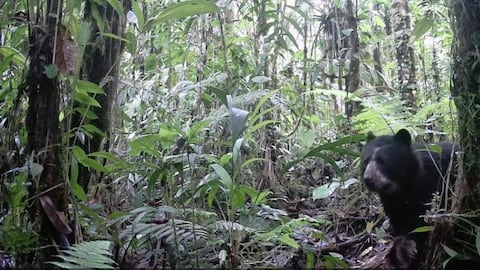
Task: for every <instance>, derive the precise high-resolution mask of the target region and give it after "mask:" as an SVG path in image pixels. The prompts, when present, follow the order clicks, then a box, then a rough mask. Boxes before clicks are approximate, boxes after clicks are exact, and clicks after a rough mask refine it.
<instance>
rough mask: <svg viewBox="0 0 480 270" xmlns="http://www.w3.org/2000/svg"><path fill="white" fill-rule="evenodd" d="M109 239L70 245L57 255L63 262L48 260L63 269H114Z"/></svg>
mask: <svg viewBox="0 0 480 270" xmlns="http://www.w3.org/2000/svg"><path fill="white" fill-rule="evenodd" d="M110 244H111V242H110V241H102V240H99V241H89V242H83V243H80V244H77V245H74V246H72V247H71V249H70V250H65V251H63V252H62V253H63V254H61V255H58V256H57V257H59V258H60V259H62V260H63V262H48V263H50V264H53V265H55V266H58V267H60V268H63V269H93V268H95V269H114V264H115V262H114V261H113V260H112V259H111V256H112V253H111V251H110Z"/></svg>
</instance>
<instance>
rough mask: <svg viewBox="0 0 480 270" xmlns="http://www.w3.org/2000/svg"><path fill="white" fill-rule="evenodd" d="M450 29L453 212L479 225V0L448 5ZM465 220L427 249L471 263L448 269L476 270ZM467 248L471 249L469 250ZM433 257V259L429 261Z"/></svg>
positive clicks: (473, 233) (460, 262) (476, 257)
mask: <svg viewBox="0 0 480 270" xmlns="http://www.w3.org/2000/svg"><path fill="white" fill-rule="evenodd" d="M450 14H451V16H452V17H451V19H452V20H451V21H452V30H453V34H454V37H453V44H452V51H453V72H452V82H453V85H452V87H451V92H452V95H453V97H454V101H455V104H456V107H457V110H458V127H459V137H460V148H461V154H460V161H461V162H460V164H459V166H460V168H459V171H460V173H459V176H458V177H457V182H456V186H455V194H456V196H455V197H454V209H453V212H454V213H455V214H458V215H463V214H471V215H469V216H465V218H466V219H467V220H468V221H469V222H472V223H473V224H476V226H478V225H479V224H480V218H479V216H478V209H480V143H479V138H480V114H479V113H478V107H479V106H480V80H479V79H478V78H479V74H480V64H479V62H480V57H479V55H478V47H479V46H480V39H479V38H478V37H480V6H479V3H478V1H474V0H463V1H452V2H451V3H450ZM465 218H464V219H459V218H456V219H455V220H454V221H455V223H454V224H453V225H452V226H445V225H443V226H442V227H440V229H438V230H437V226H436V227H435V231H434V233H433V235H432V239H435V237H437V238H438V239H439V240H437V243H435V242H434V243H433V245H431V247H430V248H429V249H434V247H435V246H439V245H438V243H442V244H444V245H445V246H448V247H449V248H451V249H453V250H455V251H456V252H458V253H459V254H461V255H466V256H468V257H470V258H474V260H471V259H470V260H453V261H450V262H449V263H448V264H447V268H448V269H478V267H479V264H480V262H479V255H478V254H476V252H472V250H475V238H476V233H478V232H476V228H474V227H472V225H471V223H466V222H465ZM469 248H470V249H469ZM432 257H434V258H433V259H432ZM437 257H443V258H435V256H430V259H431V261H433V262H434V263H432V264H431V265H435V266H438V267H441V265H442V262H443V261H444V260H445V259H448V257H447V255H445V254H444V255H443V256H439V255H438V254H437Z"/></svg>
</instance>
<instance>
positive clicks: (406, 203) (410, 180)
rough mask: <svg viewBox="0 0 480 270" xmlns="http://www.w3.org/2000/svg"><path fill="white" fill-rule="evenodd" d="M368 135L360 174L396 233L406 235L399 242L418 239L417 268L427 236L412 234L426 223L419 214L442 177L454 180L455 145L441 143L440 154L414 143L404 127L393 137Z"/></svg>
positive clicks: (437, 189) (439, 185)
mask: <svg viewBox="0 0 480 270" xmlns="http://www.w3.org/2000/svg"><path fill="white" fill-rule="evenodd" d="M369 137H372V138H369V139H371V140H370V141H369V142H367V144H366V145H365V147H364V148H363V150H362V162H361V177H362V179H363V182H364V183H365V185H366V187H367V188H368V189H370V190H371V191H374V192H376V193H378V195H379V197H380V200H381V202H382V204H383V208H384V210H385V213H386V215H387V216H388V217H389V219H390V224H391V226H392V230H393V235H394V236H400V237H406V238H405V239H401V240H400V241H398V242H403V243H406V242H408V239H411V240H413V241H415V244H414V245H413V246H414V247H413V248H415V247H416V249H417V251H418V254H417V255H416V258H415V259H413V262H412V264H411V266H412V268H413V267H417V266H418V261H419V260H420V259H422V258H421V257H422V256H423V254H424V252H423V250H422V249H423V245H424V243H425V241H426V239H427V235H426V234H425V233H413V234H409V233H410V232H411V231H413V230H414V229H416V228H418V227H421V226H425V225H426V224H425V221H424V219H423V218H421V217H420V215H424V214H425V212H426V210H427V209H429V207H430V206H428V205H427V204H428V203H430V202H431V200H432V197H433V193H434V192H436V191H440V192H441V191H442V187H443V183H444V181H443V180H444V179H447V178H449V179H450V180H451V181H452V182H453V181H454V177H453V175H452V174H449V173H450V172H453V168H452V166H451V164H452V163H451V162H450V161H451V157H452V156H453V157H455V154H454V153H453V154H452V151H456V150H455V149H454V148H455V146H454V145H453V144H451V143H441V144H439V145H440V146H441V148H442V151H441V153H438V152H435V151H430V150H428V147H426V146H425V145H423V144H412V139H411V137H410V133H408V131H407V130H405V129H401V130H399V131H398V132H397V133H396V134H395V135H393V136H380V137H377V138H374V137H373V135H371V134H369ZM447 174H448V175H447ZM411 240H410V241H411ZM394 245H395V242H394ZM410 246H411V245H410ZM398 248H399V247H396V249H398ZM394 250H395V248H394Z"/></svg>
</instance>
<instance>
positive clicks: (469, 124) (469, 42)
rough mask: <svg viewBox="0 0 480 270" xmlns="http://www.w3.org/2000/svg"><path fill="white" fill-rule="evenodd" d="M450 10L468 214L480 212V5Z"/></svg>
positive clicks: (468, 1)
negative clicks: (479, 50)
mask: <svg viewBox="0 0 480 270" xmlns="http://www.w3.org/2000/svg"><path fill="white" fill-rule="evenodd" d="M450 11H451V14H452V16H453V18H452V28H453V33H454V38H453V41H454V44H453V60H454V65H453V76H452V81H453V87H452V88H451V92H452V95H453V96H454V100H455V104H456V106H457V110H458V127H459V135H460V146H461V149H462V152H463V164H462V165H463V166H462V169H463V178H462V179H459V180H460V182H459V183H458V184H459V185H460V187H461V190H460V191H461V193H460V192H457V193H458V196H459V204H458V211H459V212H460V213H465V212H468V211H473V210H477V209H480V143H479V141H478V139H479V138H480V114H478V112H477V110H478V108H477V107H478V106H480V81H479V80H478V76H479V74H480V57H479V55H478V47H479V46H480V39H479V38H478V37H480V6H479V3H478V1H473V0H465V1H454V2H452V3H451V6H450ZM477 221H478V218H477ZM477 224H478V222H477Z"/></svg>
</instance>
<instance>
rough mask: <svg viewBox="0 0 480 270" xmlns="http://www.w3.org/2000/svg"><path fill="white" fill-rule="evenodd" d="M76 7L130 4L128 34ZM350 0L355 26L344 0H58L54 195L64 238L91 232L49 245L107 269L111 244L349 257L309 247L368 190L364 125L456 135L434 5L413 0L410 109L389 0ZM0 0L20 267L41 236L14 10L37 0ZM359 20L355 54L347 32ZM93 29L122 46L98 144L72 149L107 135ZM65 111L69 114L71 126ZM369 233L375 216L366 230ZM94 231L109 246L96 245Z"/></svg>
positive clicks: (137, 254) (143, 249)
mask: <svg viewBox="0 0 480 270" xmlns="http://www.w3.org/2000/svg"><path fill="white" fill-rule="evenodd" d="M87 2H89V3H95V4H92V6H93V7H94V8H93V10H95V5H98V6H100V5H110V6H111V7H113V9H114V10H115V11H116V12H117V13H118V14H121V16H125V18H126V20H127V28H126V31H125V34H124V36H121V37H120V36H115V35H113V34H112V33H109V32H101V33H91V29H92V25H90V24H89V22H87V21H86V20H85V18H84V17H83V14H84V12H85V10H84V8H85V3H87ZM347 2H348V1H347ZM357 2H358V6H356V10H354V11H353V13H354V14H355V19H356V23H357V24H356V25H357V29H352V28H349V27H348V24H347V19H346V18H347V16H346V13H347V12H346V11H347V10H346V9H345V6H343V1H314V0H312V1H308V0H305V1H296V2H295V3H294V1H276V0H265V1H257V0H254V1H216V2H215V3H213V2H210V1H204V0H188V1H182V2H176V1H153V0H144V1H135V0H132V1H131V8H132V9H131V10H123V7H122V4H121V1H118V0H108V1H107V0H94V1H92V0H85V1H82V0H76V1H64V3H63V5H64V6H63V9H62V10H63V14H62V15H63V16H62V21H61V27H60V26H59V29H63V31H66V33H67V34H65V36H66V37H68V38H65V39H64V40H63V41H64V45H65V46H67V45H68V46H70V47H69V49H64V51H63V53H64V54H63V55H62V57H63V58H64V66H61V65H59V64H58V63H52V64H51V65H49V66H46V67H45V71H44V72H45V74H46V75H47V76H48V77H49V78H53V77H57V78H59V87H60V89H61V90H62V93H61V98H60V103H61V104H60V115H59V116H58V117H59V120H60V125H61V126H60V127H59V128H60V130H61V134H62V138H61V149H62V153H61V156H62V160H63V162H64V163H63V164H62V168H63V173H62V174H63V177H64V179H63V185H64V186H65V187H68V189H67V190H68V192H67V193H68V194H66V195H65V194H59V196H66V197H67V201H68V203H69V207H68V211H67V213H66V214H67V217H68V219H69V220H70V221H74V224H75V225H74V226H73V227H74V231H75V233H74V234H75V235H74V236H73V237H72V238H74V239H75V240H76V241H81V240H83V241H92V242H87V244H86V245H84V246H81V245H79V246H76V249H73V250H72V251H69V252H66V253H64V254H63V255H62V258H63V259H65V258H72V257H73V258H77V262H75V260H74V261H68V263H57V264H56V265H57V266H60V267H65V268H69V267H75V265H85V264H83V262H80V261H81V260H85V258H88V256H89V253H88V251H89V249H93V250H98V252H97V255H98V256H97V257H95V258H96V259H97V260H95V258H92V260H93V261H92V262H89V263H91V266H92V265H97V266H101V267H106V268H108V267H109V266H110V263H111V262H110V260H109V257H108V256H109V255H110V254H112V255H113V259H114V260H115V261H116V263H117V264H118V265H123V266H128V265H131V266H133V265H136V266H137V267H153V266H158V265H163V266H171V267H212V266H216V267H219V266H226V267H228V268H236V267H243V268H246V267H247V268H248V267H286V266H293V267H294V266H297V265H303V266H307V267H328V268H331V269H333V268H336V267H348V265H349V264H350V265H352V263H353V261H354V260H353V259H352V258H353V257H355V256H357V255H358V254H354V253H350V255H348V256H347V254H339V253H338V250H329V249H328V248H325V247H324V246H322V245H327V244H328V243H332V242H333V240H338V241H339V239H333V238H334V237H332V234H331V233H332V231H335V235H336V232H337V230H338V227H339V226H340V224H341V223H342V222H341V221H340V220H339V219H340V216H341V215H340V214H339V212H342V211H344V212H345V213H347V212H349V211H351V210H352V209H354V210H355V208H356V207H360V206H359V205H362V204H363V205H366V203H367V200H368V199H367V196H366V195H365V192H364V191H363V190H362V187H361V184H360V182H359V181H358V179H357V178H358V171H357V166H358V164H357V163H358V157H359V151H358V150H359V147H360V146H361V142H362V141H363V140H364V139H365V134H366V133H367V131H370V130H371V131H374V132H375V133H376V134H377V135H380V134H389V133H392V132H393V131H396V130H398V129H399V128H401V127H406V128H408V129H409V131H410V132H412V133H413V134H414V135H415V136H416V137H417V139H419V140H425V141H427V142H437V141H438V140H439V139H449V140H454V139H455V130H456V127H455V124H456V122H455V108H454V105H453V102H452V101H451V100H450V98H449V87H450V85H449V78H450V77H451V74H450V61H451V59H450V58H449V51H450V43H451V39H452V36H451V32H450V26H449V23H448V19H446V17H447V15H446V13H447V11H446V6H445V5H444V4H443V3H442V2H438V1H431V2H427V1H410V2H411V3H409V4H410V11H411V13H410V14H409V15H410V18H411V21H412V27H411V29H408V30H407V32H406V34H408V35H409V37H410V43H409V44H408V46H410V47H412V48H414V52H415V59H416V62H415V63H416V66H415V68H416V83H415V84H416V85H415V86H412V88H414V89H415V91H414V96H415V100H414V105H413V106H412V105H411V103H409V102H406V100H404V99H402V93H401V91H400V90H399V82H398V79H397V70H398V68H399V67H398V66H397V65H396V63H397V61H396V56H395V49H396V46H398V44H397V43H396V39H395V35H398V34H399V33H397V32H392V30H391V25H390V24H391V22H390V14H391V13H392V8H391V7H390V4H389V2H390V1H381V0H374V1H357ZM0 3H1V5H0V26H1V27H2V28H0V31H1V35H2V36H1V37H2V39H1V40H0V42H1V44H0V45H1V46H0V59H1V64H0V73H1V76H2V78H1V80H0V100H1V102H0V155H1V158H2V161H1V162H2V163H1V164H0V165H1V166H2V167H1V168H0V169H1V171H0V172H1V183H0V195H1V199H0V203H1V205H0V250H5V251H6V252H8V253H10V254H13V255H14V256H15V257H16V258H17V262H18V263H19V264H20V263H24V262H29V261H30V260H31V257H30V255H31V254H32V253H33V252H35V251H36V250H37V249H38V248H41V247H38V246H36V241H37V238H38V237H42V236H39V235H37V233H36V232H37V231H36V230H35V227H36V224H32V222H30V221H29V218H28V215H27V213H26V212H27V211H26V209H27V205H28V204H29V203H30V202H31V201H32V200H37V199H38V198H36V197H28V195H27V194H28V191H27V190H28V188H29V187H30V186H31V185H36V183H37V182H36V179H38V175H39V174H41V173H42V165H41V161H39V160H38V158H37V154H38V153H35V152H29V149H28V148H27V147H26V146H27V133H26V128H25V125H24V123H25V117H26V110H27V100H26V96H25V93H24V88H23V85H24V84H25V81H26V80H27V77H26V70H27V67H28V65H29V61H28V60H27V59H28V47H29V44H28V42H29V40H28V27H29V24H28V23H29V22H31V21H33V17H30V18H28V17H26V16H27V15H26V14H31V15H32V14H35V13H36V12H37V4H38V6H42V7H43V6H45V5H46V4H45V1H41V0H37V1H33V0H30V1H6V2H5V1H0ZM27 3H29V4H30V6H27ZM25 11H29V12H25ZM92 14H93V16H94V18H95V22H96V24H97V25H96V26H97V27H98V29H99V30H100V31H103V29H106V28H105V27H106V26H105V24H106V23H108V22H106V21H105V20H103V19H102V18H101V17H96V16H100V15H99V14H97V13H95V12H93V13H92ZM59 31H60V30H59ZM354 31H355V32H356V33H358V38H359V41H360V43H359V48H358V53H352V50H351V48H350V47H349V45H348V42H347V40H348V39H349V37H350V35H351V34H352V32H354ZM62 33H64V32H62ZM95 34H97V35H99V36H103V37H105V38H107V37H108V38H113V39H115V40H118V41H122V42H123V44H124V45H125V50H124V53H123V55H122V57H121V59H118V61H119V63H121V69H120V72H119V74H118V75H117V74H111V76H114V77H115V76H118V78H119V80H120V84H119V87H118V89H117V93H116V96H115V97H114V98H115V99H114V100H113V101H112V102H113V104H114V107H113V108H114V110H113V118H112V119H113V120H112V130H111V131H110V132H111V133H110V134H111V135H110V136H109V138H108V143H109V145H108V146H109V148H108V151H98V152H92V153H88V152H86V151H85V150H84V149H83V148H82V147H81V145H82V143H85V141H86V138H91V137H93V136H94V135H95V134H102V135H105V131H103V130H100V129H99V128H98V127H97V126H95V125H93V124H92V122H93V121H94V120H95V119H96V118H97V117H98V116H97V115H96V114H95V111H94V110H93V108H95V107H97V108H101V105H100V104H99V102H98V97H99V96H102V95H104V90H103V89H102V87H103V86H104V84H105V83H107V82H108V81H109V80H111V78H109V77H108V76H107V77H105V78H104V79H103V80H102V83H100V84H95V83H92V82H89V81H87V80H85V79H84V77H83V76H82V68H84V66H83V64H84V61H85V59H86V58H88V57H89V55H87V54H86V53H85V49H86V48H87V47H88V46H93V45H92V44H90V43H89V38H90V37H91V35H95ZM400 34H401V33H400ZM70 36H71V37H72V38H71V39H70V38H69V37H70ZM67 40H68V42H67ZM69 42H72V43H69ZM52 53H53V52H52ZM353 60H359V61H360V66H359V70H358V77H359V79H360V85H359V87H358V89H348V90H349V91H346V90H345V85H346V84H347V83H348V80H349V79H350V76H351V74H350V70H349V67H350V63H351V62H352V61H353ZM348 102H357V103H358V104H359V105H360V111H359V113H358V114H356V115H353V116H352V117H347V116H346V114H345V104H346V103H348ZM74 117H79V118H80V119H81V121H79V122H78V123H79V125H78V126H72V125H73V124H72V123H74V121H73V120H72V119H74ZM79 166H83V167H86V168H87V169H88V170H89V172H90V173H91V175H93V176H92V179H94V181H91V182H90V183H89V187H88V188H87V189H84V187H82V186H81V185H80V184H79V183H78V181H77V180H78V175H79V171H80V169H79ZM317 188H318V189H317ZM339 198H340V200H338V199H339ZM352 198H356V199H355V200H353V199H352ZM341 199H348V200H341ZM292 208H294V210H292ZM307 208H311V209H314V210H315V211H316V212H315V211H312V212H308V211H305V210H304V209H307ZM357 210H358V209H357ZM362 211H363V210H362ZM298 212H300V213H301V214H302V215H300V216H299V215H298ZM357 212H358V211H357ZM305 213H316V214H311V215H306V214H305ZM350 214H352V213H350ZM350 214H348V215H350ZM348 215H347V216H348ZM362 216H363V218H361V217H362ZM370 217H371V215H370V216H368V215H366V214H365V215H364V214H363V212H362V214H358V220H357V221H355V223H351V224H350V225H349V226H346V227H348V228H347V229H341V230H342V232H344V233H345V236H349V237H352V235H357V234H359V233H360V232H362V231H363V232H365V231H367V232H368V233H371V232H373V231H374V229H373V227H374V226H375V225H378V224H376V223H375V222H373V221H372V220H369V218H370ZM352 222H353V221H352ZM376 222H377V223H378V220H376ZM365 224H367V225H366V226H365ZM379 227H381V226H379ZM382 230H383V229H382V228H378V227H377V228H376V231H375V233H376V234H377V235H378V237H381V235H382ZM383 234H384V232H383ZM99 239H101V240H108V241H110V242H111V243H112V247H113V248H112V249H109V247H108V244H106V242H103V241H97V242H94V240H99ZM362 239H365V238H362ZM312 242H313V243H312ZM88 243H90V244H88ZM325 243H327V244H325ZM319 250H321V251H320V252H319ZM67 254H74V255H72V256H71V257H69V256H67ZM315 255H320V256H315ZM292 258H300V259H292ZM70 263H71V264H70ZM95 263H98V264H95ZM357 263H358V262H357Z"/></svg>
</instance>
